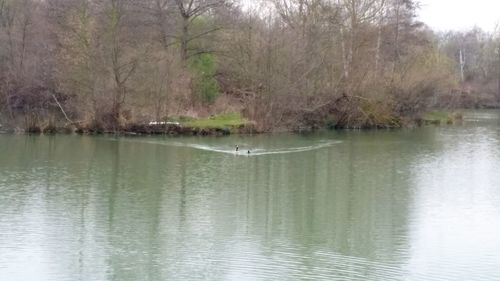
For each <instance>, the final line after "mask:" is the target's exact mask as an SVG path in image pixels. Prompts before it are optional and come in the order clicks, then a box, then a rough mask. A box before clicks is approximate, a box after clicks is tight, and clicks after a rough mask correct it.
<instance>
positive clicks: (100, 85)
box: [0, 0, 500, 131]
mask: <svg viewBox="0 0 500 281" xmlns="http://www.w3.org/2000/svg"><path fill="white" fill-rule="evenodd" d="M417 14H418V4H417V3H416V2H415V1H413V0H262V1H258V0H249V1H239V2H238V1H231V0H0V124H2V125H3V126H4V127H6V126H10V127H13V128H20V129H30V128H43V127H47V126H72V127H91V128H92V127H93V128H104V129H106V130H120V128H123V127H124V126H127V125H128V124H139V123H148V122H151V121H165V120H169V118H174V117H179V116H191V117H202V116H209V115H212V114H218V113H224V112H241V114H242V115H243V116H244V117H245V118H246V119H248V120H251V121H252V122H253V124H254V126H256V128H257V129H258V130H260V131H273V130H297V129H311V128H318V127H327V126H330V127H337V128H346V127H399V126H402V125H404V124H406V123H408V122H410V121H413V120H416V119H418V118H419V117H420V116H421V115H422V113H424V112H426V111H428V110H431V109H433V108H457V107H473V106H474V107H480V106H489V107H494V106H497V105H498V104H499V101H500V52H499V47H500V36H497V34H496V33H491V34H490V33H486V32H483V31H481V30H479V29H473V30H470V31H467V32H461V33H446V34H437V33H435V32H433V31H432V30H430V29H429V28H428V27H426V26H425V24H423V23H420V22H418V20H417Z"/></svg>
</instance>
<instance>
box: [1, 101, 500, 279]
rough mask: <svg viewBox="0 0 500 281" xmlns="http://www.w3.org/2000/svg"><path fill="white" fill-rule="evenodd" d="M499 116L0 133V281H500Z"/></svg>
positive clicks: (486, 113)
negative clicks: (302, 126) (173, 133)
mask: <svg viewBox="0 0 500 281" xmlns="http://www.w3.org/2000/svg"><path fill="white" fill-rule="evenodd" d="M499 116H500V114H499V113H497V112H495V111H483V112H472V113H468V114H466V119H465V121H464V124H463V125H460V126H453V127H426V128H421V129H415V130H399V131H370V132H328V133H318V134H314V135H302V136H298V135H273V136H269V135H264V136H256V137H239V136H234V137H228V138H161V137H137V138H114V137H90V136H83V137H82V136H53V137H49V136H36V137H35V136H32V137H30V136H13V135H0V280H2V281H4V280H5V281H11V280H15V281H17V280H22V281H25V280H36V281H38V280H40V281H49V280H50V281H53V280H55V281H59V280H61V281H66V280H68V281H70V280H71V281H73V280H89V281H93V280H134V281H135V280H425V281H427V280H500V267H499V265H500V118H499ZM235 144H238V145H239V146H240V147H241V152H240V154H235V153H234V152H233V150H234V145H235ZM248 149H250V150H251V154H250V155H247V153H246V151H247V150H248Z"/></svg>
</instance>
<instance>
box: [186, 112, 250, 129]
mask: <svg viewBox="0 0 500 281" xmlns="http://www.w3.org/2000/svg"><path fill="white" fill-rule="evenodd" d="M180 123H181V125H183V126H186V127H193V128H221V129H224V128H234V127H239V126H242V125H246V124H247V123H248V121H247V120H246V119H244V118H243V117H242V116H241V114H240V113H236V112H233V113H224V114H219V115H213V116H210V117H208V118H198V119H191V120H188V121H181V122H180Z"/></svg>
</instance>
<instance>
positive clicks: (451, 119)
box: [422, 111, 463, 125]
mask: <svg viewBox="0 0 500 281" xmlns="http://www.w3.org/2000/svg"><path fill="white" fill-rule="evenodd" d="M462 119H463V116H462V114H461V113H459V112H452V111H431V112H427V113H425V114H424V115H423V117H422V121H423V125H444V124H448V125H451V124H455V123H456V122H459V121H461V120H462Z"/></svg>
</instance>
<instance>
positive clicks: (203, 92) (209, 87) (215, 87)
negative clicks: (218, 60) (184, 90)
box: [191, 54, 220, 103]
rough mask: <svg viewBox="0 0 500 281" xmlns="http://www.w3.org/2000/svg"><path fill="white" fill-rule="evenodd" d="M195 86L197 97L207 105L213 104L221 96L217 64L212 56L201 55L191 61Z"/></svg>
mask: <svg viewBox="0 0 500 281" xmlns="http://www.w3.org/2000/svg"><path fill="white" fill-rule="evenodd" d="M191 71H192V72H193V75H194V78H193V86H194V92H195V95H196V96H197V97H198V98H199V99H200V100H201V101H202V102H205V103H213V102H214V101H215V99H216V98H217V96H218V95H219V92H220V88H219V84H218V82H217V80H216V79H215V74H216V64H215V58H214V55H212V54H201V55H199V56H195V57H193V58H192V59H191Z"/></svg>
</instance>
